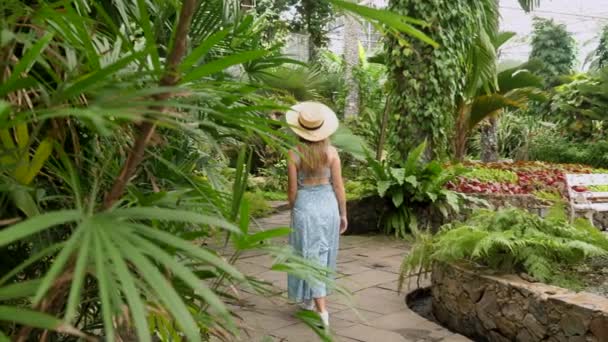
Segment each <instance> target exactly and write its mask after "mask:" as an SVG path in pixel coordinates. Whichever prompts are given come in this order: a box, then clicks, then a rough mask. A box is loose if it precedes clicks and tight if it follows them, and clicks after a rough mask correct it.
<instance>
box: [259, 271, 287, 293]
mask: <svg viewBox="0 0 608 342" xmlns="http://www.w3.org/2000/svg"><path fill="white" fill-rule="evenodd" d="M256 278H258V279H260V280H262V281H266V282H268V283H271V284H272V285H273V287H275V288H277V289H280V290H282V291H286V290H287V273H285V272H277V271H266V272H264V273H260V274H258V275H257V276H256Z"/></svg>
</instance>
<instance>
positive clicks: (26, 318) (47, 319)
mask: <svg viewBox="0 0 608 342" xmlns="http://www.w3.org/2000/svg"><path fill="white" fill-rule="evenodd" d="M0 321H5V322H13V323H18V324H22V325H25V326H28V327H34V328H39V329H45V330H52V331H57V332H60V333H66V334H70V335H75V336H80V337H84V336H85V335H84V334H83V333H82V332H80V331H79V330H77V329H76V328H74V327H72V326H70V325H67V324H65V323H63V322H62V321H61V320H59V319H57V318H55V317H53V316H51V315H48V314H45V313H42V312H38V311H34V310H30V309H25V308H20V307H14V306H5V305H1V306H0Z"/></svg>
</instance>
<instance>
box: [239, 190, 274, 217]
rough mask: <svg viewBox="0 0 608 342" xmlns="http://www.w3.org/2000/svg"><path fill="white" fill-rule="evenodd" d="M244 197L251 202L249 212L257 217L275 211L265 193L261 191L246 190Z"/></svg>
mask: <svg viewBox="0 0 608 342" xmlns="http://www.w3.org/2000/svg"><path fill="white" fill-rule="evenodd" d="M244 199H245V200H246V201H247V202H248V203H249V213H250V215H251V216H253V217H255V218H259V217H265V216H268V215H270V214H271V213H272V212H273V209H272V208H271V207H270V205H269V204H268V202H267V201H266V199H265V198H264V195H263V194H262V193H259V192H246V193H245V195H244Z"/></svg>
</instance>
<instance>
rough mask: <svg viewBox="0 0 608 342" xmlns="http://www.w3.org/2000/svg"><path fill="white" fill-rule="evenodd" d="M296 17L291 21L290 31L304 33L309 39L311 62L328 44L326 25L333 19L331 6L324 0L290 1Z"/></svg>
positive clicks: (333, 14)
mask: <svg viewBox="0 0 608 342" xmlns="http://www.w3.org/2000/svg"><path fill="white" fill-rule="evenodd" d="M290 3H291V5H292V6H295V10H296V15H295V16H294V18H293V19H292V22H291V26H292V30H294V31H299V32H306V33H308V34H309V37H310V47H311V48H310V49H309V50H310V51H311V52H312V53H311V55H310V58H311V60H314V58H315V57H316V52H317V51H318V50H319V49H320V48H323V47H325V46H327V43H328V42H329V37H328V36H327V33H328V31H327V29H328V24H329V23H330V22H331V21H332V20H333V19H334V17H335V13H334V8H333V5H332V4H331V3H330V2H329V1H325V0H290Z"/></svg>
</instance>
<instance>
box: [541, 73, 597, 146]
mask: <svg viewBox="0 0 608 342" xmlns="http://www.w3.org/2000/svg"><path fill="white" fill-rule="evenodd" d="M607 92H608V68H604V69H602V70H600V71H599V73H598V74H597V75H580V76H576V77H574V78H573V80H572V82H569V83H566V84H564V85H561V86H559V87H556V89H555V95H554V96H553V98H552V101H551V109H552V111H553V113H552V116H553V118H554V120H555V121H558V122H559V124H560V126H561V127H563V128H565V131H566V133H567V135H568V136H569V137H570V138H571V139H572V140H574V141H579V142H584V141H589V140H602V139H605V138H606V134H605V133H604V130H605V125H606V124H605V120H606V119H607V118H608V116H607V115H606V110H607V109H608V93H607Z"/></svg>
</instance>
